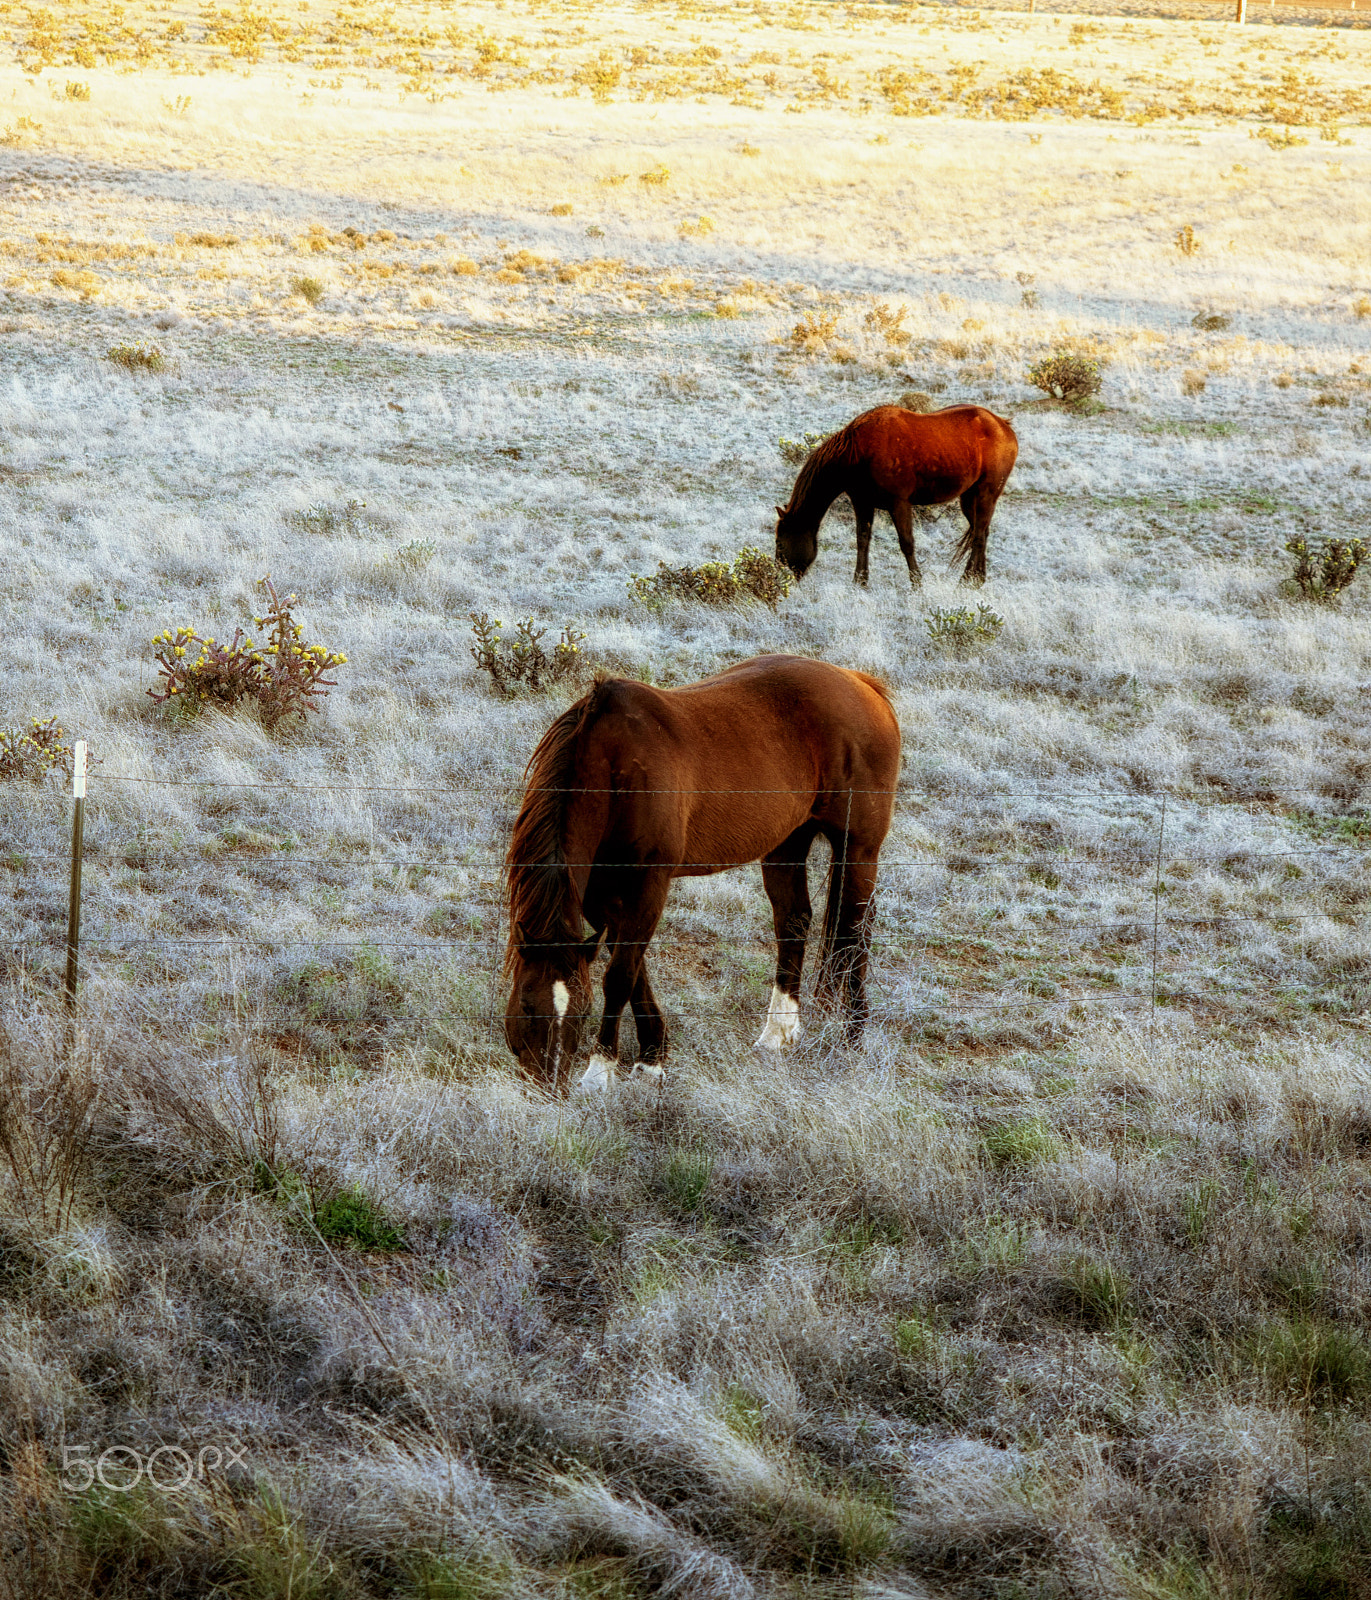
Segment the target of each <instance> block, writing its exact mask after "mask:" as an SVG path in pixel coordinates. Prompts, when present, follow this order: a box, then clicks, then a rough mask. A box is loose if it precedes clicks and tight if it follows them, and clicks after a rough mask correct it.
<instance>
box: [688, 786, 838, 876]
mask: <svg viewBox="0 0 1371 1600" xmlns="http://www.w3.org/2000/svg"><path fill="white" fill-rule="evenodd" d="M713 798H715V797H711V799H713ZM719 798H723V797H719ZM730 798H736V800H738V801H753V802H760V803H759V804H754V805H752V806H748V805H738V804H736V803H735V804H733V805H731V806H719V805H711V806H709V807H708V809H707V810H704V811H703V812H701V813H699V814H697V815H695V816H693V817H692V818H691V820H690V829H689V833H688V835H687V839H686V847H685V849H684V851H683V852H682V855H681V861H680V864H679V865H678V866H677V868H676V876H677V877H678V878H703V877H708V876H709V874H710V873H714V872H724V871H726V870H727V869H728V868H729V867H741V866H745V865H746V864H747V863H748V862H749V861H760V860H761V858H762V857H763V856H765V855H769V854H770V853H771V851H773V850H774V849H775V848H776V847H777V845H779V844H782V843H783V842H784V841H785V840H786V839H788V838H789V837H790V835H791V834H792V833H794V832H795V830H796V828H798V827H799V826H800V825H801V824H802V823H803V822H804V821H805V820H806V819H807V818H808V816H809V814H810V810H811V808H812V805H813V796H812V794H809V793H806V794H804V795H799V794H796V793H794V792H787V791H784V790H782V791H780V792H777V793H774V794H772V793H765V794H755V795H744V794H740V795H738V796H736V797H730Z"/></svg>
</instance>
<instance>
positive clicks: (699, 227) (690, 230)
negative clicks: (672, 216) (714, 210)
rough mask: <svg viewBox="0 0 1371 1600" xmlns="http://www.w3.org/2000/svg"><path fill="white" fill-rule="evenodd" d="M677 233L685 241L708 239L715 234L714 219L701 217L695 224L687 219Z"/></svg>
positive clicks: (697, 218)
mask: <svg viewBox="0 0 1371 1600" xmlns="http://www.w3.org/2000/svg"><path fill="white" fill-rule="evenodd" d="M676 232H677V233H678V234H680V236H681V238H683V239H708V238H709V236H710V234H711V233H713V232H714V218H713V217H704V216H701V217H696V219H695V220H694V222H691V221H690V220H689V219H687V220H686V221H685V222H683V223H682V224H681V225H680V227H679V228H677V230H676Z"/></svg>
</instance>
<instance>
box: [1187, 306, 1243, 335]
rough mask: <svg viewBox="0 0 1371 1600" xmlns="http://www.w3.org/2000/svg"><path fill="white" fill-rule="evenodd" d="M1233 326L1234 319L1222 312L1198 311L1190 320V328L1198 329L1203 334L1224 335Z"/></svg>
mask: <svg viewBox="0 0 1371 1600" xmlns="http://www.w3.org/2000/svg"><path fill="white" fill-rule="evenodd" d="M1232 324H1233V319H1232V317H1230V316H1226V315H1225V314H1224V313H1223V312H1222V311H1197V312H1196V313H1195V315H1194V316H1193V317H1191V319H1190V326H1191V327H1192V328H1198V329H1199V330H1200V332H1201V333H1222V332H1223V330H1224V329H1225V328H1228V327H1231V326H1232Z"/></svg>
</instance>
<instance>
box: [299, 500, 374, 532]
mask: <svg viewBox="0 0 1371 1600" xmlns="http://www.w3.org/2000/svg"><path fill="white" fill-rule="evenodd" d="M366 508H367V503H366V501H365V500H344V501H343V503H342V505H340V506H331V505H327V504H325V503H324V502H323V501H322V500H320V501H318V502H316V503H315V504H314V505H312V506H306V507H305V509H304V510H303V511H287V512H286V521H287V522H288V523H289V524H290V525H291V527H292V528H299V530H300V531H301V533H324V534H330V533H358V532H360V530H361V527H362V523H363V521H364V520H365V519H364V518H363V516H362V513H363V512H364V511H365V510H366Z"/></svg>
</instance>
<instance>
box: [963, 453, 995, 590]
mask: <svg viewBox="0 0 1371 1600" xmlns="http://www.w3.org/2000/svg"><path fill="white" fill-rule="evenodd" d="M999 498H1000V491H999V489H996V488H992V487H991V485H990V484H988V483H986V482H985V480H984V479H982V480H981V481H980V482H978V483H974V484H972V486H971V487H970V488H969V489H968V490H967V491H966V493H965V494H964V495H963V496H962V498H961V507H962V513H963V515H964V516H965V517H966V532H965V533H964V534H963V535H962V537H961V541H960V543H959V544H958V545H957V551H956V554H955V555H954V556H953V558H952V559H953V561H954V562H956V561H959V560H960V559H961V558H962V557H963V556H965V557H966V566H965V568H964V569H963V571H962V582H963V583H966V584H971V585H972V586H974V587H976V588H979V587H980V585H981V584H983V583H984V582H985V577H986V566H985V547H986V541H987V540H988V539H989V537H990V519H991V517H992V516H994V514H995V503H996V501H997V500H998V499H999Z"/></svg>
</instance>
